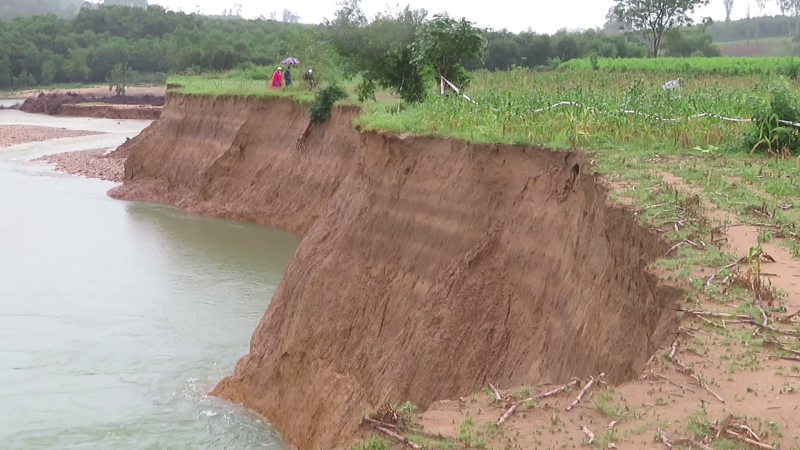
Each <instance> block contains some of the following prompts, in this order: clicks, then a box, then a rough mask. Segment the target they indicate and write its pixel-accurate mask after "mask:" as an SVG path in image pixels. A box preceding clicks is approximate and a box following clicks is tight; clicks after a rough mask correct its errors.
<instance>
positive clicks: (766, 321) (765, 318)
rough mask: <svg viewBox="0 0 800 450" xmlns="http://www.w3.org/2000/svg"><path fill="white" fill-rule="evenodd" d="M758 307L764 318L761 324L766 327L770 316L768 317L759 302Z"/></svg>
mask: <svg viewBox="0 0 800 450" xmlns="http://www.w3.org/2000/svg"><path fill="white" fill-rule="evenodd" d="M756 308H758V310H759V311H761V318H762V319H763V320H764V322H763V323H762V324H761V326H763V327H764V328H766V327H767V325H769V318H768V317H767V313H765V312H764V310H763V309H761V305H759V304H758V303H756Z"/></svg>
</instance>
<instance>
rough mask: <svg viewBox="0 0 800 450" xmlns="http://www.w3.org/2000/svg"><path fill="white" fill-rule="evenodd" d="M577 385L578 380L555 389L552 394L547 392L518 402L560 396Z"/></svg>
mask: <svg viewBox="0 0 800 450" xmlns="http://www.w3.org/2000/svg"><path fill="white" fill-rule="evenodd" d="M576 384H578V380H572V381H570V382H569V383H567V384H565V385H563V386H561V387H559V388H556V389H553V390H552V391H550V392H545V393H543V394H539V395H535V396H533V397H528V398H526V399H523V400H520V401H518V402H517V403H526V402H532V401H534V400H541V399H543V398H547V397H552V396H554V395H556V394H558V393H560V392H563V391H566V390H567V389H569V388H571V387H572V386H575V385H576Z"/></svg>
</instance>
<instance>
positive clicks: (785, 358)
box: [781, 356, 800, 361]
mask: <svg viewBox="0 0 800 450" xmlns="http://www.w3.org/2000/svg"><path fill="white" fill-rule="evenodd" d="M781 359H783V360H785V361H800V358H798V357H797V356H781Z"/></svg>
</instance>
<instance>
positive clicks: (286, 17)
mask: <svg viewBox="0 0 800 450" xmlns="http://www.w3.org/2000/svg"><path fill="white" fill-rule="evenodd" d="M283 21H284V22H286V23H298V22H300V16H298V15H297V13H296V12H292V11H290V10H288V9H284V10H283Z"/></svg>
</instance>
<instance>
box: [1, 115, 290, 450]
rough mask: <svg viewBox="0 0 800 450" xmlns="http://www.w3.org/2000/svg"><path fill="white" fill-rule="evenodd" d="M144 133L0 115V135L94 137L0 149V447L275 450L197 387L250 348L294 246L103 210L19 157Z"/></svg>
mask: <svg viewBox="0 0 800 450" xmlns="http://www.w3.org/2000/svg"><path fill="white" fill-rule="evenodd" d="M10 104H13V101H9V100H5V101H4V100H0V105H4V106H8V105H10ZM148 123H149V122H147V121H133V120H128V121H124V120H105V119H83V118H58V117H48V116H44V115H32V114H25V113H21V112H19V111H13V110H9V111H0V126H3V125H12V124H20V125H40V126H50V127H63V128H67V129H76V130H90V131H101V132H104V133H105V134H100V135H94V136H85V137H80V138H69V139H59V140H53V141H45V142H37V143H30V144H22V145H17V146H13V147H7V148H4V149H0V280H2V281H0V405H2V408H1V409H2V411H3V413H2V419H0V442H3V445H2V447H3V448H5V449H34V448H59V449H79V448H91V449H100V448H109V449H110V448H113V449H153V448H226V449H249V448H267V447H270V448H284V447H285V445H284V444H283V443H282V441H281V438H280V436H279V434H278V432H277V431H276V430H275V429H273V428H272V427H270V426H269V425H268V424H266V423H263V421H262V420H261V419H259V417H257V416H255V415H254V414H252V413H250V412H248V411H247V410H245V409H244V408H242V407H240V406H238V405H232V404H229V403H227V402H224V401H221V400H219V399H216V398H213V397H208V396H207V395H206V393H207V392H208V391H209V390H210V389H211V388H212V387H213V386H214V385H215V383H216V382H217V381H219V380H220V379H221V378H222V377H223V375H227V374H230V373H231V372H232V370H233V366H234V364H235V363H236V360H237V359H238V358H239V357H241V356H242V355H244V354H245V353H247V345H248V342H249V338H250V334H251V333H252V331H253V329H255V327H256V325H257V324H258V321H259V319H260V318H261V316H262V315H263V314H264V311H265V310H266V308H267V305H268V304H269V302H270V299H271V297H272V295H273V292H274V291H275V289H276V287H277V285H278V282H279V280H280V279H281V277H282V276H283V271H284V269H285V267H286V264H287V262H288V261H289V258H290V257H291V255H292V253H293V252H294V250H295V248H296V246H297V244H298V243H299V241H300V238H299V237H297V236H294V235H291V234H288V233H285V232H282V231H279V230H275V229H271V228H267V227H262V226H256V225H250V224H245V223H236V222H232V221H225V220H217V219H211V218H205V217H198V216H195V215H191V214H187V213H183V212H180V211H178V210H176V209H174V208H171V207H166V206H162V205H156V204H144V203H131V202H122V201H118V200H113V199H111V198H108V197H107V196H106V195H105V193H106V191H107V190H108V189H110V188H111V187H113V186H114V183H110V182H106V181H100V180H91V179H86V178H80V177H75V176H69V175H64V174H59V173H56V172H54V171H53V170H51V168H50V167H49V166H47V165H45V164H43V163H37V162H30V160H31V159H33V158H36V157H39V156H43V155H46V154H50V153H60V152H67V151H74V150H82V149H94V148H107V147H115V146H117V145H119V144H121V143H122V142H124V141H125V139H126V138H130V137H133V136H135V135H136V134H138V133H139V132H140V131H141V130H142V129H143V128H144V127H146V126H147V125H148Z"/></svg>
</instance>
